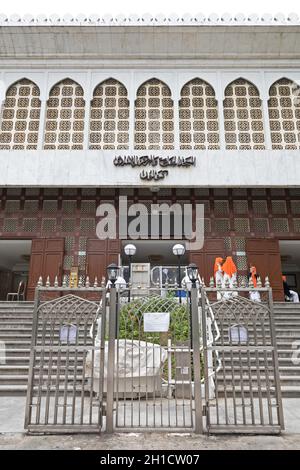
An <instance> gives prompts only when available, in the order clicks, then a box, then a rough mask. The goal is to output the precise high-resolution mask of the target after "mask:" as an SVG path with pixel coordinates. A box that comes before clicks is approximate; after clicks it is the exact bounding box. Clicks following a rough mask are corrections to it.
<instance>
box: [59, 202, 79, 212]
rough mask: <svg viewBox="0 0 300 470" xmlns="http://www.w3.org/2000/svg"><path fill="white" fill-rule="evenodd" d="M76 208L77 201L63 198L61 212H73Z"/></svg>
mask: <svg viewBox="0 0 300 470" xmlns="http://www.w3.org/2000/svg"><path fill="white" fill-rule="evenodd" d="M76 208H77V201H73V200H70V201H68V200H65V201H63V202H62V212H63V214H74V213H75V212H76Z"/></svg>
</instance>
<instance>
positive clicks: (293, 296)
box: [282, 276, 299, 302]
mask: <svg viewBox="0 0 300 470" xmlns="http://www.w3.org/2000/svg"><path fill="white" fill-rule="evenodd" d="M282 283H283V290H284V296H285V298H288V300H289V302H299V295H298V293H297V292H295V291H294V290H291V289H290V287H289V285H288V283H287V280H286V276H282Z"/></svg>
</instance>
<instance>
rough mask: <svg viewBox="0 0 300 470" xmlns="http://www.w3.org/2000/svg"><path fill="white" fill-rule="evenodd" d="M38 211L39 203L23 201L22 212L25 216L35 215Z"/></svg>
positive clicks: (36, 201)
mask: <svg viewBox="0 0 300 470" xmlns="http://www.w3.org/2000/svg"><path fill="white" fill-rule="evenodd" d="M38 210H39V201H38V200H32V201H30V200H29V201H25V203H24V212H25V213H26V214H36V213H37V212H38Z"/></svg>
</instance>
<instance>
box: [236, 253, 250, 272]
mask: <svg viewBox="0 0 300 470" xmlns="http://www.w3.org/2000/svg"><path fill="white" fill-rule="evenodd" d="M236 265H237V268H238V269H240V270H241V271H246V270H247V269H248V265H247V258H246V256H237V257H236Z"/></svg>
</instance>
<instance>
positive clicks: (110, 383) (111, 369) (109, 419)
mask: <svg viewBox="0 0 300 470" xmlns="http://www.w3.org/2000/svg"><path fill="white" fill-rule="evenodd" d="M116 316H117V289H116V287H115V286H111V288H110V301H109V319H108V322H109V339H108V354H107V392H106V396H107V398H106V432H107V433H109V434H112V433H113V431H114V375H115V341H116Z"/></svg>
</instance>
